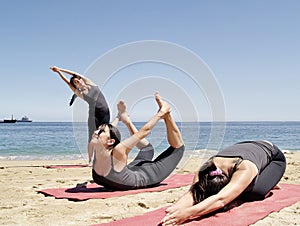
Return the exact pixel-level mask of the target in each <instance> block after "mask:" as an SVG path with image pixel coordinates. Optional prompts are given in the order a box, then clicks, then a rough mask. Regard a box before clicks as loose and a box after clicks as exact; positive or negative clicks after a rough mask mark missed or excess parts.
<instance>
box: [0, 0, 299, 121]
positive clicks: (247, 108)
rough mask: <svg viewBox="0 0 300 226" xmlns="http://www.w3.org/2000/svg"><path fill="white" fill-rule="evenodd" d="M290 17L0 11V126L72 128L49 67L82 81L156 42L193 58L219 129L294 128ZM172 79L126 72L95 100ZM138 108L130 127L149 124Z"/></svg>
mask: <svg viewBox="0 0 300 226" xmlns="http://www.w3.org/2000/svg"><path fill="white" fill-rule="evenodd" d="M299 12H300V2H299V1H296V0H294V1H292V0H289V1H276V0H275V1H274V0H272V1H271V0H264V1H176V0H175V1H71V0H70V1H56V0H55V1H38V0H36V1H33V0H28V1H14V0H12V1H1V3H0V17H1V20H0V27H1V29H0V36H1V42H0V66H1V73H0V74H1V89H0V103H1V105H0V106H1V107H0V119H3V118H10V116H11V114H14V116H15V117H16V118H20V117H22V116H23V115H28V116H29V117H30V118H32V119H33V120H34V121H72V120H73V109H72V108H70V107H69V106H68V101H69V98H70V97H71V91H70V90H69V88H68V87H67V86H66V85H65V84H63V82H62V81H61V80H60V79H59V78H58V77H57V75H56V74H54V73H53V72H51V71H50V70H49V69H48V68H49V66H51V65H57V66H60V67H64V68H68V69H72V70H74V71H77V72H80V73H84V72H86V71H87V69H88V68H89V67H90V66H91V65H92V64H93V62H95V60H96V59H98V58H99V57H100V56H103V55H105V54H106V53H107V52H108V51H110V50H112V49H114V48H116V47H118V46H120V45H124V44H126V43H132V42H138V41H143V40H160V41H165V42H170V43H175V44H177V45H179V46H182V47H184V48H186V49H188V50H190V51H192V52H194V53H195V54H196V55H197V56H199V57H200V58H201V59H202V60H203V61H204V62H205V63H206V64H207V65H208V67H209V68H210V70H211V71H212V72H213V74H214V76H215V79H216V81H217V83H218V85H219V87H220V90H221V92H222V94H223V98H224V103H225V107H226V120H228V121H256V120H266V121H277V120H278V121H290V120H292V121H294V120H296V121H300V105H299V100H298V98H299V97H300V89H299V84H300V67H299V60H300V29H299V22H300V14H299ZM172 70H173V69H172V68H167V67H162V66H161V65H151V64H145V65H139V66H137V67H132V68H127V69H124V70H123V71H121V72H119V75H118V76H116V78H118V79H119V80H116V81H115V83H116V84H115V85H114V84H112V83H109V84H107V85H106V87H105V88H104V90H103V92H104V93H105V96H106V98H107V99H108V101H109V102H110V103H111V102H112V100H114V98H115V96H114V95H115V93H116V91H114V89H118V85H117V84H130V83H131V82H133V81H135V80H137V79H138V78H139V76H145V75H161V74H164V75H165V76H166V77H167V78H168V79H169V80H170V81H173V79H174V78H173V77H172V76H173V75H174V73H176V72H174V73H173V71H172ZM135 73H136V77H130V76H128V74H135ZM174 76H175V75H174ZM176 81H177V80H175V83H176ZM99 85H100V84H99ZM190 85H191V84H189V83H188V82H182V84H181V87H182V88H183V89H184V91H185V92H186V93H187V95H188V96H189V97H190V98H191V99H192V102H193V103H194V106H195V108H196V111H197V112H200V113H199V116H198V117H197V120H200V121H202V120H203V121H205V120H210V117H209V114H210V113H209V111H210V109H209V106H210V104H209V103H205V93H204V94H203V96H202V97H199V96H197V95H198V94H196V93H195V92H194V91H195V90H194V88H193V87H190ZM165 89H166V91H168V92H172V90H168V86H166V87H165ZM153 90H155V87H153ZM136 97H137V98H138V97H139V95H138V93H136ZM132 98H134V97H132ZM197 100H199V101H198V102H197ZM147 104H148V103H147V101H145V102H143V103H142V102H141V104H140V107H139V106H136V107H135V108H134V109H132V111H133V112H134V113H135V115H136V116H135V118H134V120H146V119H147V118H148V117H150V115H152V113H153V112H154V110H153V107H152V105H151V104H149V107H147ZM175 105H176V102H175V103H174V107H176V106H175ZM202 105H203V106H202ZM202 107H203V108H202ZM202 111H203V113H202ZM175 113H176V112H175ZM186 113H187V114H188V112H186ZM180 114H185V112H181V113H180Z"/></svg>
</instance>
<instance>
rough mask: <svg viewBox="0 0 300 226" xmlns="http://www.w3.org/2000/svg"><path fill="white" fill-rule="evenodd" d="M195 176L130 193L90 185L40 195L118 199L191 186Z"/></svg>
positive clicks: (176, 176)
mask: <svg viewBox="0 0 300 226" xmlns="http://www.w3.org/2000/svg"><path fill="white" fill-rule="evenodd" d="M193 178H194V174H172V175H170V176H169V177H168V178H167V179H165V180H164V181H163V182H161V183H160V184H159V185H157V186H155V187H151V188H143V189H135V190H128V191H108V190H106V189H105V188H104V187H102V186H99V185H97V184H94V183H93V184H89V185H88V186H87V187H85V186H77V187H75V188H52V189H51V188H50V189H44V190H39V191H38V192H39V193H43V194H45V195H49V196H54V197H55V198H65V199H69V200H74V201H76V200H77V201H83V200H87V199H105V198H111V197H118V196H123V195H132V194H137V193H141V192H158V191H164V190H167V189H171V188H178V187H182V186H186V185H190V184H191V183H192V181H193Z"/></svg>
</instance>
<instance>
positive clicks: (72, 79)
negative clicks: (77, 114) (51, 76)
mask: <svg viewBox="0 0 300 226" xmlns="http://www.w3.org/2000/svg"><path fill="white" fill-rule="evenodd" d="M75 78H77V79H81V77H80V76H78V75H75V74H74V75H73V76H72V78H70V85H71V86H73V87H74V89H77V88H76V86H75V84H74V79H75ZM76 97H77V95H76V94H73V96H72V98H71V100H70V103H69V105H70V106H72V104H73V103H74V101H75V99H76Z"/></svg>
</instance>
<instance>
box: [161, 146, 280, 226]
mask: <svg viewBox="0 0 300 226" xmlns="http://www.w3.org/2000/svg"><path fill="white" fill-rule="evenodd" d="M285 167H286V161H285V157H284V154H283V153H282V152H281V151H280V150H279V149H278V147H276V146H275V145H274V144H272V143H270V142H268V141H244V142H240V143H237V144H235V145H233V146H230V147H228V148H225V149H224V150H221V151H220V152H219V153H218V154H217V155H216V156H213V157H212V158H210V159H209V160H208V161H207V162H206V163H205V164H204V165H202V166H201V168H200V170H199V172H198V173H197V174H196V175H195V178H194V182H193V184H192V186H191V188H190V190H189V191H188V192H187V193H186V194H185V195H184V196H183V197H181V198H180V199H179V200H178V201H177V203H175V204H174V205H173V206H170V207H169V208H167V209H166V216H165V217H164V218H163V219H162V221H161V223H162V225H163V226H166V225H180V224H182V223H183V222H185V221H186V220H188V219H193V218H198V217H200V216H203V215H205V214H208V213H211V212H213V211H215V210H218V209H221V208H222V207H224V206H225V205H227V204H229V203H230V202H231V201H233V200H234V199H236V198H237V197H238V196H240V195H244V196H245V198H247V199H249V200H260V199H264V198H265V197H266V196H267V194H268V193H269V192H270V190H271V189H272V188H274V187H275V186H276V185H277V183H278V182H279V180H280V179H281V177H282V176H283V174H284V171H285Z"/></svg>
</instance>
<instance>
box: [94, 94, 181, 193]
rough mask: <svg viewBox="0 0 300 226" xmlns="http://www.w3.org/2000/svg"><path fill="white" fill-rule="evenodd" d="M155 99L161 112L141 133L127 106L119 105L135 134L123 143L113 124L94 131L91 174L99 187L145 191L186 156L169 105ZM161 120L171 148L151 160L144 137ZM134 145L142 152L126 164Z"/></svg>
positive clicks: (164, 176)
mask: <svg viewBox="0 0 300 226" xmlns="http://www.w3.org/2000/svg"><path fill="white" fill-rule="evenodd" d="M155 99H156V102H157V104H158V106H159V110H158V112H157V113H156V114H155V115H154V116H153V117H152V118H151V119H150V120H149V121H148V122H147V123H146V124H145V125H144V126H143V127H142V128H141V129H140V130H137V129H136V128H135V127H134V125H133V124H132V122H131V121H130V118H129V116H128V114H127V112H126V105H125V103H124V102H122V101H121V102H119V104H118V110H119V119H120V120H121V121H122V122H123V123H125V125H126V126H127V127H128V129H129V131H130V133H131V134H132V135H131V136H130V137H129V138H127V139H125V140H123V141H121V138H120V134H119V132H118V130H117V128H116V127H115V126H112V125H111V124H103V125H101V126H100V127H99V129H98V130H97V131H95V132H94V134H93V137H92V140H91V141H90V143H89V147H88V149H89V153H92V152H94V162H93V171H92V173H93V179H94V181H95V182H96V183H97V184H99V185H102V186H104V187H106V188H107V189H111V190H129V189H137V188H145V187H150V186H155V185H157V184H159V183H160V182H161V181H163V180H164V179H165V178H166V177H168V176H169V175H170V174H171V173H172V171H173V170H174V169H175V167H176V166H177V164H178V163H179V161H180V160H181V158H182V156H183V152H184V143H183V140H182V137H181V133H180V131H179V129H178V127H177V125H176V124H175V122H174V120H173V118H172V116H171V113H170V111H171V110H170V106H169V105H168V104H167V103H166V102H165V101H163V100H162V99H161V97H160V96H159V95H158V94H157V93H156V94H155ZM161 119H163V120H164V122H165V125H166V130H167V138H168V142H169V144H170V147H169V148H168V149H167V150H165V151H164V152H163V153H161V154H160V155H159V156H158V157H157V158H156V159H155V160H152V157H153V153H154V150H153V147H152V145H151V144H150V143H149V142H148V141H147V140H146V139H145V137H146V136H147V135H148V134H149V133H150V132H151V130H152V129H153V128H154V126H155V125H156V124H157V123H158V121H159V120H161ZM134 146H137V147H138V148H139V149H140V152H139V153H138V155H137V157H136V158H135V159H134V160H133V161H132V162H131V163H130V164H127V158H128V154H129V152H130V151H131V150H132V148H133V147H134Z"/></svg>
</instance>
